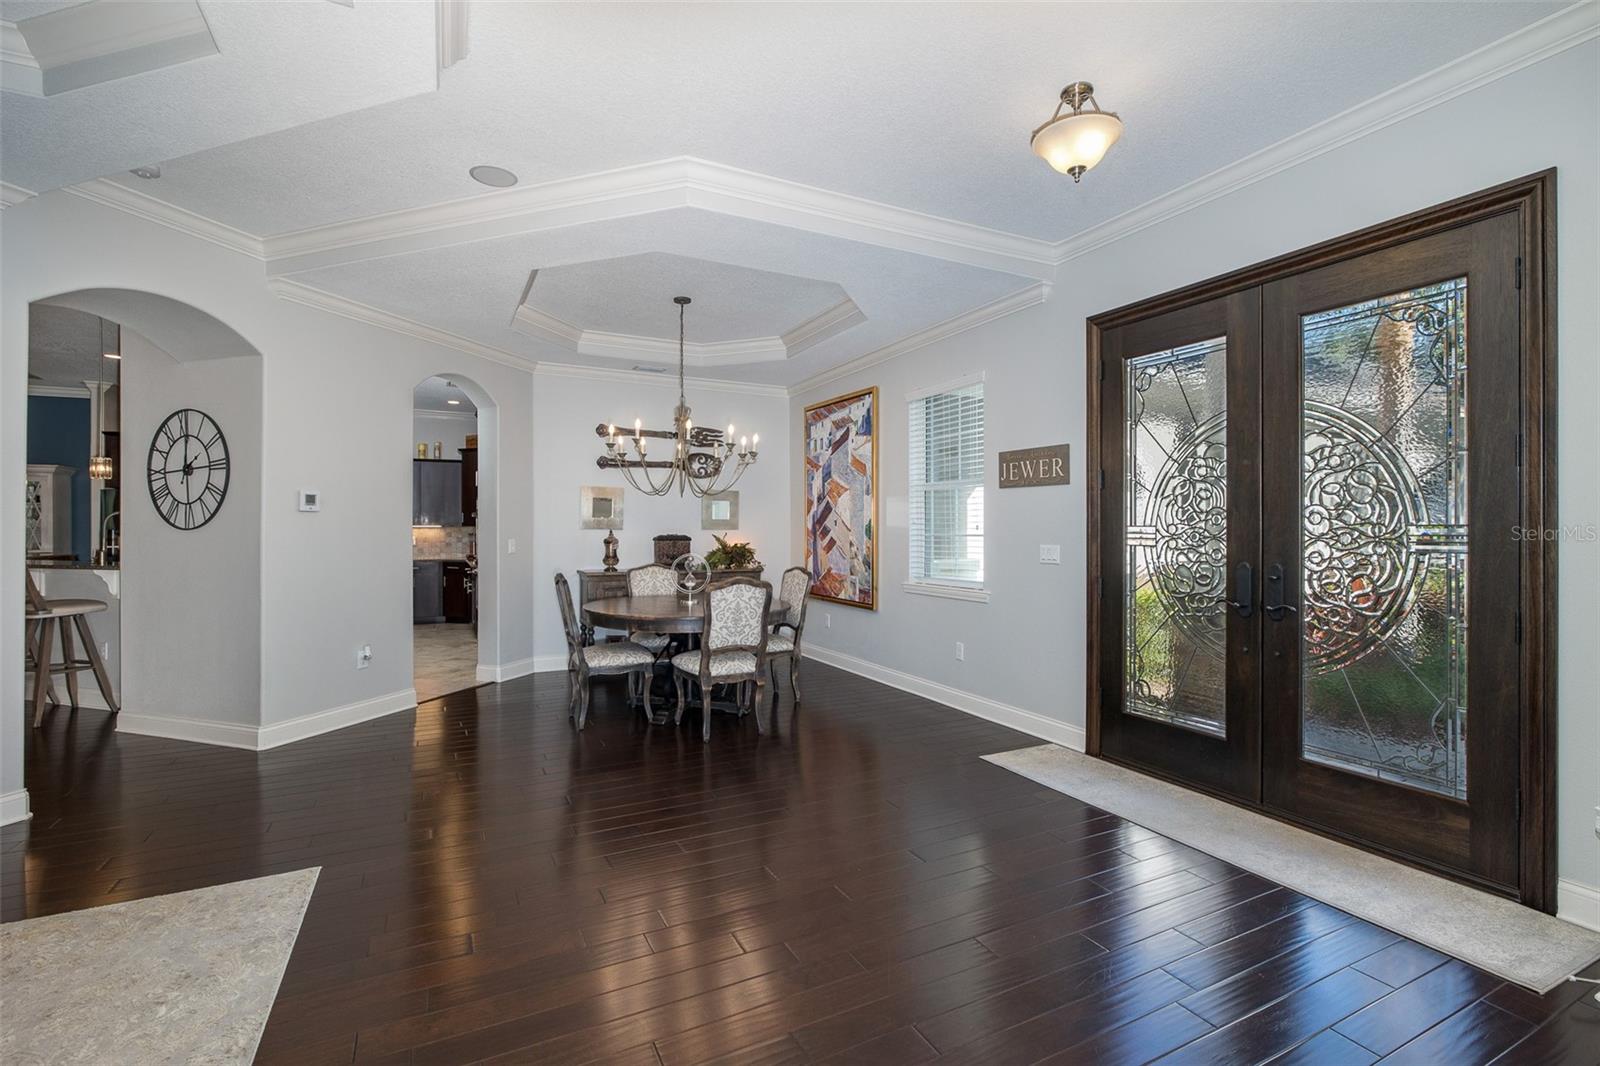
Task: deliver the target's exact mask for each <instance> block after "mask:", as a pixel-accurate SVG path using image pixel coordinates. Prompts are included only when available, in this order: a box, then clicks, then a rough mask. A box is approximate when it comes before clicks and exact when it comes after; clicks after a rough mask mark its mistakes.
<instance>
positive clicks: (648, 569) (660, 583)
mask: <svg viewBox="0 0 1600 1066" xmlns="http://www.w3.org/2000/svg"><path fill="white" fill-rule="evenodd" d="M677 594H678V582H677V579H676V578H674V577H673V574H672V568H671V567H667V566H662V565H661V564H660V563H646V564H645V565H644V566H636V567H634V568H633V569H632V570H629V571H628V595H630V596H676V595H677ZM628 639H629V640H631V641H633V642H634V643H635V644H637V645H639V646H640V647H641V648H649V649H650V651H652V652H653V653H655V654H656V655H660V654H661V653H662V652H663V651H665V650H666V647H667V645H668V644H670V643H671V642H672V638H671V637H670V636H668V635H667V634H666V633H648V632H644V631H642V630H641V631H638V632H634V633H629V634H628Z"/></svg>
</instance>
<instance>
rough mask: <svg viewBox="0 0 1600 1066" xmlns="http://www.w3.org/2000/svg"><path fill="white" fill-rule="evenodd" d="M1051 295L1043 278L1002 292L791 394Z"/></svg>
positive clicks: (823, 374) (804, 383)
mask: <svg viewBox="0 0 1600 1066" xmlns="http://www.w3.org/2000/svg"><path fill="white" fill-rule="evenodd" d="M1049 295H1050V286H1048V285H1046V284H1044V283H1043V282H1035V283H1034V284H1032V285H1029V286H1028V287H1027V288H1025V289H1019V290H1018V291H1016V292H1014V293H1012V294H1011V295H1009V296H1002V297H1000V299H998V300H992V301H990V302H989V303H986V304H984V305H983V306H982V307H975V308H973V309H972V310H971V311H965V312H963V313H961V314H959V315H956V316H955V317H953V318H947V319H945V320H944V321H943V322H937V323H935V324H933V325H931V326H929V327H927V328H926V329H923V330H918V331H917V332H916V333H913V334H911V335H910V336H909V337H902V338H901V339H900V340H897V341H895V342H894V343H893V344H886V345H884V346H883V347H882V348H878V349H875V350H873V351H870V352H868V353H867V354H865V355H862V356H857V357H856V358H854V359H852V360H850V361H849V362H847V363H840V364H839V365H838V366H835V367H830V368H829V369H827V370H824V371H822V372H821V373H820V374H813V375H812V376H811V377H808V378H806V379H805V380H804V381H799V382H796V383H795V384H793V385H791V386H789V395H790V396H801V395H804V394H805V393H808V392H811V391H812V390H814V389H819V388H821V387H822V386H824V385H829V384H832V383H833V382H835V381H838V380H840V379H841V378H846V377H849V376H850V375H851V374H855V373H859V372H860V371H862V370H866V369H867V368H869V367H874V366H877V365H878V364H880V363H887V362H888V361H889V360H891V359H898V358H900V356H902V355H906V354H908V353H910V352H914V351H916V350H917V349H918V348H926V347H927V346H928V345H930V344H934V343H936V342H938V341H942V340H944V339H945V338H947V337H954V336H956V335H957V334H960V333H965V332H967V331H968V330H970V329H977V328H978V327H979V326H981V325H983V324H985V323H986V322H993V321H994V320H995V319H997V318H1004V317H1005V316H1006V315H1010V314H1015V313H1016V312H1018V311H1021V310H1024V309H1025V308H1029V307H1032V306H1034V305H1035V304H1041V303H1044V301H1045V299H1046V298H1047V297H1048V296H1049Z"/></svg>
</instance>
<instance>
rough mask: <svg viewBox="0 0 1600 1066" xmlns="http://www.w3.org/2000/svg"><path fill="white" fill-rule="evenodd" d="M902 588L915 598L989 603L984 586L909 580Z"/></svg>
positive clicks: (987, 593)
mask: <svg viewBox="0 0 1600 1066" xmlns="http://www.w3.org/2000/svg"><path fill="white" fill-rule="evenodd" d="M900 587H901V588H902V589H904V590H905V591H906V592H909V593H911V594H913V595H915V596H935V597H937V598H939V599H942V600H965V601H967V602H968V603H988V602H989V590H988V589H987V588H986V587H984V586H983V585H941V584H936V583H935V582H932V581H913V580H909V579H908V580H906V581H904V582H902V583H901V585H900Z"/></svg>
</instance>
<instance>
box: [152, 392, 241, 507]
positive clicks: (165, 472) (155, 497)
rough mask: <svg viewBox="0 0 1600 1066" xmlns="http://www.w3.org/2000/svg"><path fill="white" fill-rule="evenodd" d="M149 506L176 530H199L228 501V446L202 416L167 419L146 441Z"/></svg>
mask: <svg viewBox="0 0 1600 1066" xmlns="http://www.w3.org/2000/svg"><path fill="white" fill-rule="evenodd" d="M145 465H146V468H147V470H148V471H149V479H150V502H151V503H153V504H155V506H156V513H157V514H159V515H160V516H161V517H162V519H163V520H165V522H166V523H167V525H169V526H171V527H173V528H174V529H199V528H200V527H201V526H203V525H205V524H206V523H207V522H209V521H211V520H212V519H213V518H215V517H216V516H217V512H218V511H219V510H221V509H222V501H223V500H224V499H225V498H226V497H227V495H228V441H227V439H226V438H225V437H223V435H222V427H221V426H219V425H217V423H216V422H215V421H214V420H213V419H212V418H211V416H210V415H208V414H206V413H205V412H204V411H196V410H195V409H194V408H192V407H185V408H183V409H182V410H180V411H174V412H172V414H170V415H168V416H167V418H166V421H164V422H162V423H161V425H160V427H159V428H158V429H157V430H156V435H155V436H154V437H152V438H150V455H149V458H148V461H147V462H146V464H145Z"/></svg>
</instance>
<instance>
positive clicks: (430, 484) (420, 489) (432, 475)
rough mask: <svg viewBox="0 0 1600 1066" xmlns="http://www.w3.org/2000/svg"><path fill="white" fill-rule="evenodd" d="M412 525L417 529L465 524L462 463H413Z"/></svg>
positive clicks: (420, 461)
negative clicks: (462, 506)
mask: <svg viewBox="0 0 1600 1066" xmlns="http://www.w3.org/2000/svg"><path fill="white" fill-rule="evenodd" d="M411 524H412V525H414V526H459V525H462V524H463V523H462V521H461V462H460V460H458V459H413V460H411Z"/></svg>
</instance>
